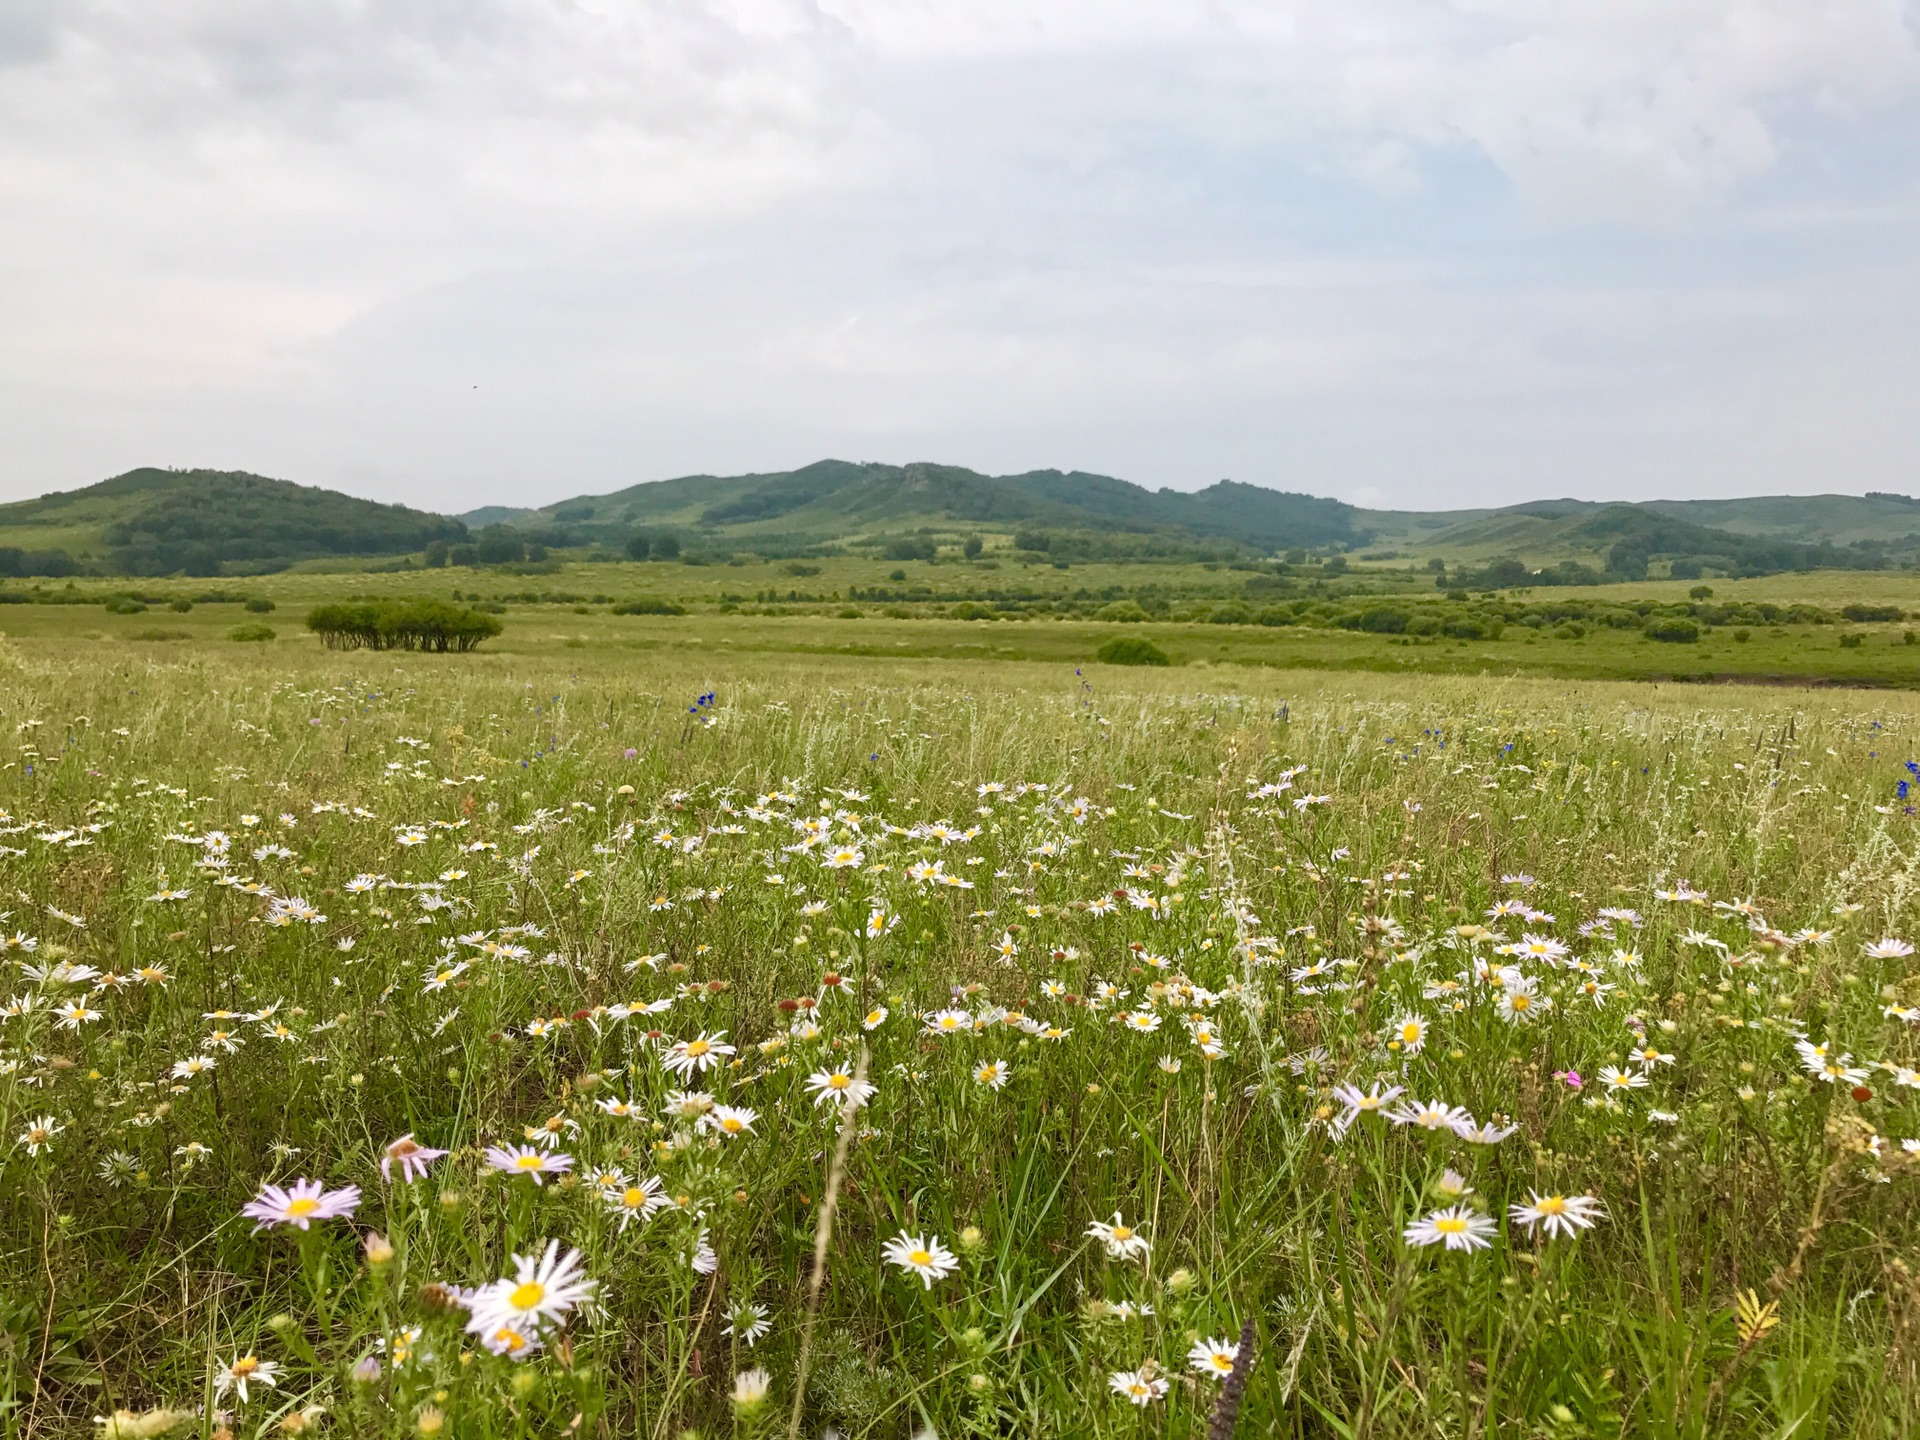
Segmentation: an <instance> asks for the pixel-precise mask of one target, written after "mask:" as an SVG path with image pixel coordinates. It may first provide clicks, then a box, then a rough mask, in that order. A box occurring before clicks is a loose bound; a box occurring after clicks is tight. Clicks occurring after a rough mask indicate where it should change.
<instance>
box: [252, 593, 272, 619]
mask: <svg viewBox="0 0 1920 1440" xmlns="http://www.w3.org/2000/svg"><path fill="white" fill-rule="evenodd" d="M247 613H248V614H250V615H271V614H272V613H273V601H271V600H269V599H267V597H266V596H264V595H256V596H254V597H253V598H252V599H251V600H249V601H247Z"/></svg>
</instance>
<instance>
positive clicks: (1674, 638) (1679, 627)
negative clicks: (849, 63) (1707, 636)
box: [1641, 620, 1700, 645]
mask: <svg viewBox="0 0 1920 1440" xmlns="http://www.w3.org/2000/svg"><path fill="white" fill-rule="evenodd" d="M1641 633H1642V634H1644V635H1645V636H1646V637H1647V638H1648V639H1649V640H1660V641H1664V642H1665V643H1667V644H1669V645H1691V644H1693V643H1694V642H1695V641H1696V640H1698V639H1699V638H1700V627H1699V626H1698V625H1696V624H1694V623H1693V621H1691V620H1649V621H1648V622H1647V626H1646V629H1645V630H1644V631H1642V632H1641Z"/></svg>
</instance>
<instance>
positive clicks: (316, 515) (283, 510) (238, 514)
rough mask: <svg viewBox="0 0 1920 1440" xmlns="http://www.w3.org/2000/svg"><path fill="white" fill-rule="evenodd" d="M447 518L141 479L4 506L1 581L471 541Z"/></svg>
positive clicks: (289, 488)
mask: <svg viewBox="0 0 1920 1440" xmlns="http://www.w3.org/2000/svg"><path fill="white" fill-rule="evenodd" d="M466 533H467V532H466V527H465V526H463V525H462V524H461V523H460V522H459V521H458V520H453V519H449V518H448V517H446V516H444V515H433V514H429V513H427V512H426V511H424V510H412V509H409V508H407V507H406V506H404V505H381V504H378V503H376V502H374V501H372V500H359V499H355V498H354V497H353V496H351V495H342V494H341V493H340V492H339V491H337V490H322V489H319V488H317V487H314V486H309V485H296V484H294V483H292V482H291V481H288V480H271V479H268V478H267V477H265V476H262V475H249V474H247V473H245V472H244V471H228V470H156V469H143V470H130V471H128V472H127V473H126V474H124V475H116V476H114V478H113V479H111V480H103V481H101V482H100V483H99V484H98V485H89V486H87V487H86V488H85V489H84V490H68V491H61V492H57V493H55V494H52V495H43V496H41V497H40V498H38V499H37V500H22V501H18V502H16V503H14V504H11V505H0V574H8V573H11V574H16V575H68V574H75V573H79V572H82V571H100V572H103V573H108V574H116V575H169V574H173V573H175V572H177V571H184V572H185V573H187V574H189V575H220V574H258V573H261V572H264V571H269V570H277V569H284V568H285V567H286V566H287V565H290V564H292V563H294V562H295V561H298V560H307V559H313V558H317V557H320V556H328V555H369V556H371V555H398V554H405V553H407V552H409V551H415V550H420V549H422V548H423V547H425V546H426V545H428V544H430V543H431V542H433V541H436V540H438V541H459V540H464V539H465V538H466Z"/></svg>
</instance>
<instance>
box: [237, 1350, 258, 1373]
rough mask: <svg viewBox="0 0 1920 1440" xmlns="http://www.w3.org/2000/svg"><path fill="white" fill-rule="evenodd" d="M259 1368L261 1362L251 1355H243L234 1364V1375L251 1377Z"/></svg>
mask: <svg viewBox="0 0 1920 1440" xmlns="http://www.w3.org/2000/svg"><path fill="white" fill-rule="evenodd" d="M259 1368H260V1362H259V1361H258V1360H256V1359H254V1358H253V1356H251V1355H242V1356H241V1357H240V1358H239V1359H238V1360H236V1361H234V1362H233V1373H234V1375H235V1376H242V1375H251V1374H253V1372H254V1371H256V1370H258V1369H259Z"/></svg>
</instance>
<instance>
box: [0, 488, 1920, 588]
mask: <svg viewBox="0 0 1920 1440" xmlns="http://www.w3.org/2000/svg"><path fill="white" fill-rule="evenodd" d="M974 534H981V535H998V536H1000V537H1002V538H1001V540H1000V541H998V542H995V543H1001V544H1004V543H1007V542H1008V541H1009V540H1010V541H1011V542H1012V543H1013V544H1014V545H1015V547H1016V548H1018V549H1020V550H1023V551H1043V552H1047V551H1050V552H1051V553H1052V555H1053V558H1055V559H1056V560H1071V559H1074V558H1081V559H1096V558H1109V559H1126V558H1140V559H1145V558H1174V557H1179V556H1186V557H1188V558H1207V557H1209V556H1212V557H1213V558H1228V557H1241V558H1258V557H1261V556H1279V555H1287V554H1294V553H1296V552H1297V553H1301V554H1304V552H1309V551H1311V552H1315V553H1318V554H1322V555H1326V554H1334V553H1342V554H1344V553H1348V552H1354V553H1356V554H1357V555H1358V556H1359V558H1361V559H1363V560H1374V561H1383V560H1390V559H1396V558H1398V559H1413V560H1415V561H1417V560H1419V559H1421V558H1423V557H1426V558H1435V559H1438V558H1444V560H1445V561H1446V562H1447V563H1449V564H1452V565H1453V566H1455V567H1456V568H1459V567H1465V569H1466V571H1467V573H1469V574H1472V573H1474V570H1473V567H1475V566H1476V565H1477V566H1480V567H1481V570H1480V572H1479V573H1480V574H1481V575H1482V576H1484V577H1487V578H1489V579H1491V578H1492V577H1493V576H1494V574H1495V573H1496V571H1495V569H1493V568H1489V567H1495V566H1497V567H1498V570H1497V573H1498V574H1499V575H1501V576H1505V577H1507V578H1506V579H1505V580H1503V581H1501V582H1500V583H1508V584H1513V583H1524V582H1523V581H1521V580H1517V579H1514V578H1512V577H1514V576H1516V575H1518V576H1528V575H1532V576H1536V577H1538V576H1543V575H1544V576H1548V577H1549V578H1546V579H1541V580H1537V581H1536V583H1554V582H1553V580H1552V579H1551V578H1550V577H1551V576H1552V575H1556V574H1557V575H1562V576H1564V577H1565V581H1564V583H1577V582H1579V580H1580V578H1581V577H1583V576H1608V577H1613V578H1620V577H1623V576H1630V575H1633V574H1637V573H1646V567H1647V566H1648V565H1649V564H1654V563H1657V564H1661V565H1664V566H1668V567H1669V570H1670V573H1675V574H1686V573H1702V572H1712V573H1727V574H1740V573H1770V572H1772V571H1777V570H1781V569H1809V568H1834V567H1860V568H1882V567H1884V566H1885V565H1887V564H1890V563H1895V562H1896V561H1897V560H1900V559H1901V558H1902V557H1904V558H1905V560H1906V561H1908V562H1913V561H1916V560H1920V500H1915V499H1914V498H1912V497H1909V496H1904V495H1895V494H1890V493H1886V492H1873V493H1869V494H1867V495H1862V496H1854V495H1841V494H1827V495H1814V496H1789V495H1770V496H1753V497H1746V498H1736V499H1715V500H1653V501H1638V502H1624V501H1605V500H1579V499H1573V498H1570V497H1560V498H1543V499H1538V500H1531V501H1525V502H1522V503H1520V504H1517V505H1508V506H1499V507H1488V508H1479V509H1463V510H1452V511H1393V510H1372V509H1366V508H1363V507H1358V506H1354V505H1351V504H1349V503H1347V502H1345V501H1340V500H1333V499H1328V498H1325V497H1321V496H1314V495H1307V494H1302V493H1298V492H1292V491H1285V490H1278V489H1272V488H1269V487H1266V486H1260V485H1251V484H1246V483H1244V482H1239V481H1234V480H1221V481H1217V482H1215V483H1214V484H1212V485H1209V486H1207V487H1205V488H1204V489H1202V490H1198V491H1178V490H1173V489H1169V488H1164V487H1163V488H1160V489H1149V488H1148V487H1146V486H1143V485H1137V484H1134V483H1133V482H1131V481H1127V480H1122V479H1118V478H1116V477H1114V476H1110V475H1101V474H1097V473H1094V472H1090V471H1081V470H1058V469H1040V470H1029V471H1023V472H1020V473H1017V474H1010V475H988V474H984V473H982V472H979V471H975V470H971V469H968V468H966V467H964V466H954V465H944V464H940V463H937V462H931V461H915V462H911V463H908V464H904V465H892V464H881V463H877V462H853V461H844V460H835V459H826V460H819V461H815V462H814V463H812V464H810V465H806V466H802V467H800V468H798V469H795V470H787V471H770V472H755V473H749V474H743V475H731V476H723V475H704V474H703V475H682V476H676V477H672V478H669V479H665V480H651V481H642V482H639V483H636V484H633V485H629V486H625V487H623V488H620V489H617V490H613V491H608V492H603V493H598V494H582V495H575V496H572V497H570V498H567V499H564V500H558V501H554V502H552V503H550V504H546V505H542V506H533V507H520V506H511V505H490V506H485V507H481V508H479V509H476V510H472V511H469V512H467V513H466V514H465V515H460V516H445V515H436V514H433V513H431V512H427V511H422V510H416V509H412V508H410V507H407V506H401V505H386V504H381V503H379V502H376V501H371V500H363V499H359V498H357V497H354V496H350V495H345V494H342V493H341V492H338V491H333V490H328V489H325V488H324V487H318V486H306V485H299V484H296V483H294V482H292V481H287V480H278V479H272V478H269V477H265V476H260V475H254V474H251V473H249V472H245V471H217V470H165V469H157V468H151V467H148V468H142V469H137V470H131V471H128V472H126V473H124V474H122V475H117V476H113V477H111V478H109V479H107V480H103V481H100V482H98V483H97V484H94V485H90V486H86V487H84V488H81V489H78V490H72V491H58V492H52V493H50V494H47V495H42V496H39V497H37V498H35V499H32V500H24V501H16V502H13V503H11V504H5V505H0V575H9V574H11V575H30V574H38V575H62V574H76V573H102V574H128V575H142V574H165V573H174V572H178V571H183V570H184V571H186V572H187V573H189V574H210V575H211V574H245V573H257V572H259V571H262V570H270V569H274V568H284V567H285V566H287V565H289V564H295V563H299V562H301V561H307V560H324V559H329V558H347V557H369V558H371V557H382V556H386V557H392V556H401V555H412V554H416V553H417V554H421V555H423V556H426V557H427V559H426V563H429V564H438V563H444V560H445V559H446V557H447V556H448V554H449V553H451V554H453V555H454V556H455V558H456V562H457V563H494V562H497V561H499V560H501V559H510V558H513V557H514V556H517V555H521V554H524V553H526V552H527V551H528V549H529V547H532V546H540V545H544V546H547V547H548V548H559V549H577V548H581V547H587V548H597V549H606V548H611V549H616V550H631V551H632V553H636V554H650V553H655V554H661V555H665V554H677V553H680V552H681V550H682V549H683V548H685V549H687V550H689V551H693V552H708V551H727V550H736V551H749V552H753V553H759V554H762V555H766V556H768V557H770V558H778V557H782V556H801V555H806V554H814V553H822V552H825V551H830V550H835V549H844V550H852V551H855V552H862V551H866V552H872V553H876V554H881V555H886V556H894V557H898V558H905V557H909V556H912V555H917V554H923V553H924V554H925V555H928V556H931V555H932V554H933V553H934V551H935V549H936V548H937V547H938V546H940V545H949V546H955V547H957V546H958V545H959V543H960V542H961V541H962V540H963V539H965V538H967V537H968V536H970V535H974ZM462 547H471V550H470V551H469V550H467V549H463V548H462ZM1675 566H1677V567H1678V568H1672V567H1675Z"/></svg>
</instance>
